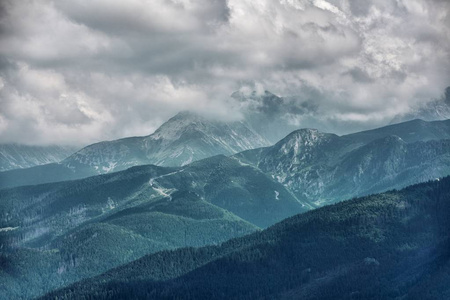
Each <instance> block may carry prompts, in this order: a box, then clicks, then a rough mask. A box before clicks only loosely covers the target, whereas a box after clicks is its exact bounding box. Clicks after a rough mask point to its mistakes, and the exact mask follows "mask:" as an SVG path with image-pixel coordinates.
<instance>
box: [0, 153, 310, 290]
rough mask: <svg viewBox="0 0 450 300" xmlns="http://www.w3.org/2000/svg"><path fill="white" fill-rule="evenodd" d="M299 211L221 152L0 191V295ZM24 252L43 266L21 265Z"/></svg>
mask: <svg viewBox="0 0 450 300" xmlns="http://www.w3.org/2000/svg"><path fill="white" fill-rule="evenodd" d="M305 210H306V208H305V207H304V206H303V205H302V204H301V203H300V202H299V201H298V199H296V198H295V197H294V196H292V195H291V194H290V193H289V192H288V191H287V190H286V189H285V188H284V187H283V186H282V185H281V184H280V183H278V182H276V181H274V180H272V179H271V178H270V177H268V176H267V175H265V174H264V173H262V172H261V171H259V170H258V169H256V168H253V167H251V166H249V165H242V164H241V163H239V161H237V160H236V159H232V158H227V157H225V156H216V157H212V158H209V159H206V160H203V161H199V162H197V163H193V164H191V165H189V166H186V167H184V168H163V167H156V166H139V167H134V168H131V169H129V170H126V171H122V172H118V173H112V174H108V175H101V176H95V177H90V178H86V179H82V180H76V181H69V182H60V183H52V184H44V185H37V186H25V187H20V188H14V189H7V190H1V191H0V229H4V230H0V247H1V250H0V253H1V254H0V255H1V257H2V258H3V259H4V260H5V261H7V262H9V263H8V264H9V265H11V266H15V267H14V268H12V269H5V270H6V271H5V272H6V273H4V274H2V276H1V278H2V279H3V278H5V279H6V278H8V280H7V281H6V280H5V282H7V283H6V284H5V288H4V290H3V292H4V293H5V294H3V295H0V298H1V296H4V297H5V298H16V297H19V296H24V297H25V298H29V297H30V296H38V295H41V294H42V292H43V291H49V290H51V289H54V288H58V287H61V286H64V285H67V284H68V283H71V282H74V281H77V280H80V279H83V278H86V277H91V276H95V275H98V274H101V273H102V272H105V271H107V270H109V269H111V268H113V267H116V266H119V265H121V264H124V263H127V262H130V261H133V260H135V259H138V258H140V257H142V256H144V255H146V254H149V253H154V252H157V251H161V250H166V249H175V248H179V247H186V246H192V247H199V246H205V245H214V244H219V243H221V242H224V241H226V240H228V239H230V238H234V237H237V236H242V235H245V234H248V233H250V232H253V231H255V230H258V228H259V227H267V226H269V225H272V224H274V223H276V222H277V221H281V220H282V219H284V218H286V217H289V216H292V215H294V214H296V213H299V212H302V211H305ZM31 257H38V258H36V259H38V260H40V261H42V265H34V264H32V263H30V264H22V263H20V262H21V261H31V260H32V258H31ZM7 270H9V271H7Z"/></svg>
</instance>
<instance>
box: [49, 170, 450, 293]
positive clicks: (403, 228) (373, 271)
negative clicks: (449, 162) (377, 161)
mask: <svg viewBox="0 0 450 300" xmlns="http://www.w3.org/2000/svg"><path fill="white" fill-rule="evenodd" d="M449 197H450V177H447V178H444V179H442V180H435V181H432V182H428V183H423V184H419V185H414V186H410V187H408V188H406V189H403V190H401V191H391V192H387V193H383V194H377V195H372V196H368V197H363V198H358V199H353V200H350V201H344V202H341V203H339V204H335V205H331V206H327V207H323V208H320V209H317V210H314V211H311V212H308V213H304V214H300V215H297V216H294V217H291V218H289V219H286V220H284V221H282V222H281V223H278V224H276V225H275V226H272V227H270V228H268V229H266V230H264V231H262V232H257V233H253V234H250V235H247V236H244V237H241V238H236V239H232V240H230V241H227V242H225V243H223V244H221V245H218V246H208V247H203V248H198V249H195V248H183V249H179V250H175V251H164V252H159V253H157V254H151V255H147V256H144V257H142V258H140V259H139V260H136V261H134V262H131V263H129V264H125V265H123V266H120V267H118V268H116V269H113V270H110V271H108V272H106V273H104V274H102V275H100V276H97V277H94V278H90V279H87V280H83V281H80V282H79V283H76V284H73V285H71V286H69V287H67V288H64V289H61V290H58V291H54V292H52V293H49V294H47V295H46V296H45V297H43V298H42V299H78V298H83V297H86V298H89V299H124V298H133V299H161V298H165V299H180V298H182V299H207V298H208V299H237V298H239V299H256V298H265V299H267V298H270V299H447V298H448V297H449V296H450V288H449V285H448V282H449V280H450V277H449V273H448V271H449V267H450V260H449V257H450V252H449V249H450V248H449V246H450V244H449V242H450V239H449V229H450V222H449V219H448V214H449V213H450V202H449V201H448V199H449Z"/></svg>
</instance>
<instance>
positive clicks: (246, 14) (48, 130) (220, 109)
mask: <svg viewBox="0 0 450 300" xmlns="http://www.w3.org/2000/svg"><path fill="white" fill-rule="evenodd" d="M449 68H450V2H448V1H445V0H433V1H428V0H377V1H374V0H365V1H356V0H328V1H325V0H275V1H274V0H261V1H251V0H228V1H224V0H195V1H194V0H152V1H149V0H131V1H126V2H124V1H106V0H90V1H87V0H76V1H69V0H59V1H51V0H45V1H35V0H24V1H13V0H6V1H2V2H1V4H0V142H20V143H28V144H37V143H38V144H49V143H62V144H87V143H91V142H95V141H100V140H104V139H114V138H119V137H124V136H130V135H146V134H150V133H151V132H152V131H153V130H154V129H156V128H157V126H158V125H160V124H161V123H162V122H163V121H164V120H166V119H168V118H169V117H170V116H172V115H173V114H175V113H177V112H178V111H180V110H184V109H192V110H197V111H200V112H202V113H205V114H213V115H214V117H215V118H216V117H218V118H230V119H238V118H241V117H242V116H244V115H245V112H242V110H243V109H245V108H247V109H249V107H250V108H251V107H252V106H251V105H247V106H245V105H244V106H243V105H242V102H241V101H236V99H235V98H232V97H230V95H231V93H233V92H234V91H236V90H241V91H243V90H250V91H252V90H258V91H260V92H261V91H264V90H269V91H272V92H273V93H275V94H277V95H282V96H284V98H283V99H284V100H283V105H285V106H286V107H284V108H283V109H281V110H280V111H286V112H288V113H286V114H284V115H283V117H285V118H288V119H289V122H290V123H292V124H293V125H294V126H298V127H303V126H309V127H312V126H313V127H319V129H322V130H328V131H335V132H338V133H343V132H348V131H356V130H360V129H364V128H369V127H373V126H379V125H383V124H386V123H388V122H389V121H390V120H391V119H392V118H393V117H394V116H395V115H397V114H399V113H405V112H407V111H408V110H409V109H410V108H411V107H414V106H416V105H417V104H418V103H420V102H423V101H428V100H432V99H437V98H439V97H441V96H442V94H443V91H444V89H445V87H446V86H448V85H449V84H450V73H449V72H448V70H449Z"/></svg>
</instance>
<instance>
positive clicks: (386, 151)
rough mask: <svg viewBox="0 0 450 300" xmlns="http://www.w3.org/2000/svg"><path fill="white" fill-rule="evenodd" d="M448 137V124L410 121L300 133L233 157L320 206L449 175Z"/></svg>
mask: <svg viewBox="0 0 450 300" xmlns="http://www.w3.org/2000/svg"><path fill="white" fill-rule="evenodd" d="M392 134H396V135H392ZM449 137H450V120H447V121H438V122H424V121H420V120H415V121H410V122H406V123H402V124H397V125H391V126H387V127H382V128H378V129H375V130H370V131H364V132H359V133H355V134H351V135H345V136H337V135H334V134H327V133H321V132H319V131H317V130H315V129H301V130H297V131H294V132H293V133H291V134H289V135H288V136H287V137H286V138H284V139H282V140H281V141H280V142H278V143H277V144H275V145H274V146H271V147H266V148H261V149H255V150H248V151H244V152H241V153H238V154H236V155H235V156H234V157H236V158H237V159H240V160H241V161H243V162H246V163H249V164H252V165H253V166H255V167H258V168H259V169H261V170H262V171H263V172H265V173H266V174H268V175H269V176H272V177H273V178H275V179H276V180H277V181H278V182H280V183H282V184H283V185H284V186H285V187H286V188H287V189H289V190H290V191H291V192H292V193H293V194H295V195H296V196H297V197H304V198H305V199H308V200H309V201H311V202H314V204H315V205H317V206H321V205H324V204H330V203H334V202H336V201H341V200H344V199H347V198H352V197H355V196H362V195H367V194H370V193H379V192H382V191H385V190H388V189H393V188H402V187H405V186H407V185H410V184H414V183H418V182H422V181H426V180H429V179H434V178H438V177H442V176H446V175H449V174H450V139H448V138H449Z"/></svg>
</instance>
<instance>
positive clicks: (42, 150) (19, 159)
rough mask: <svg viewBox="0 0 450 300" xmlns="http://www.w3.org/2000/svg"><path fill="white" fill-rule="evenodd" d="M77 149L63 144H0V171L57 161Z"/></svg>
mask: <svg viewBox="0 0 450 300" xmlns="http://www.w3.org/2000/svg"><path fill="white" fill-rule="evenodd" d="M76 150H77V149H76V148H75V147H69V146H66V147H63V146H26V145H18V144H3V145H0V172H3V171H8V170H13V169H23V168H30V167H33V166H38V165H43V164H49V163H54V162H59V161H61V160H63V159H65V158H67V157H68V156H69V155H71V154H73V153H74V152H75V151H76Z"/></svg>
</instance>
